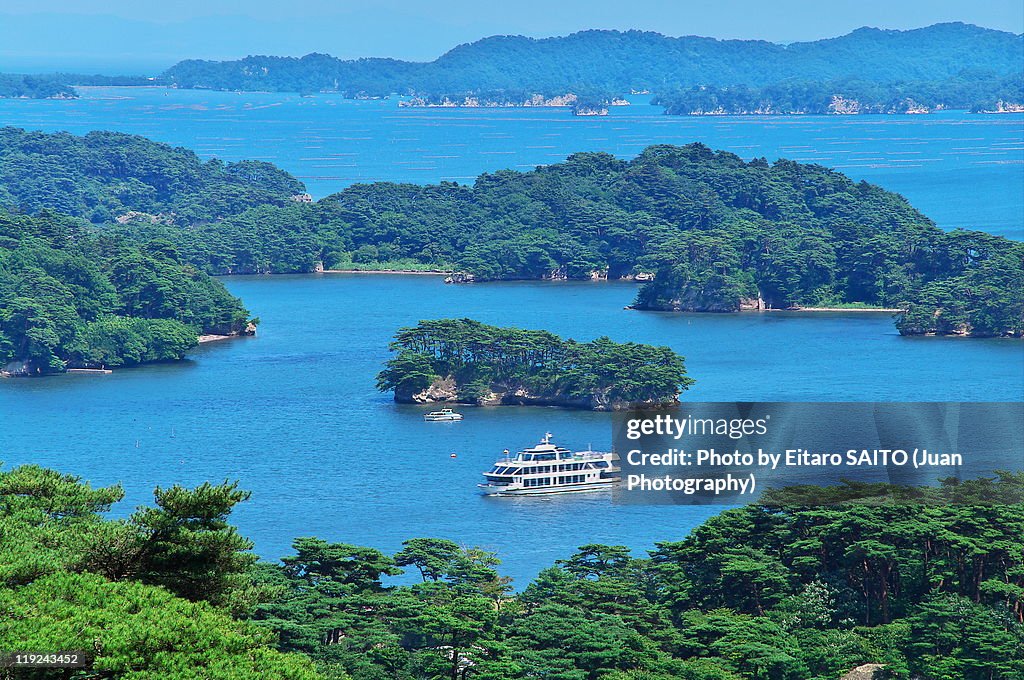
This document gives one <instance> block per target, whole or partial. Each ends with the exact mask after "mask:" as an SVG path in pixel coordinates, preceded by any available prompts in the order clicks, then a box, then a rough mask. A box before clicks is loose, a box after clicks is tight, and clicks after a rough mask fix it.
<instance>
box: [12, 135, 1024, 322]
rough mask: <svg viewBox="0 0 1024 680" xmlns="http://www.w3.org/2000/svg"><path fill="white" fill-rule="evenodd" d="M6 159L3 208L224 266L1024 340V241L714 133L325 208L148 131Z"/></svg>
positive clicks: (43, 142) (277, 181) (39, 144)
mask: <svg viewBox="0 0 1024 680" xmlns="http://www.w3.org/2000/svg"><path fill="white" fill-rule="evenodd" d="M48 149H50V150H59V151H60V153H59V154H56V155H55V154H52V153H47V152H46V150H48ZM0 161H2V162H0V208H3V207H5V208H6V209H7V210H11V211H22V212H36V211H39V210H51V211H55V212H62V213H66V214H70V215H73V216H80V217H83V218H86V219H88V220H90V221H91V222H92V223H93V224H95V225H97V226H99V225H103V231H104V233H105V234H108V235H117V236H118V237H121V238H123V239H125V240H126V241H127V242H131V243H136V244H141V245H143V246H144V245H145V244H149V243H153V242H156V243H158V244H164V245H163V246H161V248H162V247H164V246H167V247H169V248H171V249H172V250H173V252H174V254H175V257H176V258H178V259H179V260H180V262H181V263H183V264H188V265H190V266H192V267H194V268H196V269H197V270H200V271H203V272H205V273H206V274H211V275H218V274H266V273H300V272H314V271H321V270H346V269H361V270H374V269H379V270H433V271H450V272H458V274H457V275H456V276H454V277H453V279H454V280H460V281H469V280H475V281H492V280H516V279H523V280H544V279H547V280H551V279H556V280H557V279H572V280H591V279H611V280H614V279H634V280H636V281H638V282H643V284H644V285H643V286H642V287H641V288H640V290H639V292H638V294H637V297H636V300H635V301H634V304H633V307H634V308H636V309H639V310H665V311H706V312H734V311H740V310H743V309H787V308H793V307H802V308H836V307H850V306H860V307H881V308H889V309H899V310H903V312H902V313H901V314H899V315H898V318H897V327H898V328H899V330H900V332H901V333H903V334H907V335H919V334H936V335H972V336H980V337H992V336H1001V335H1009V336H1017V337H1020V336H1022V335H1024V243H1020V242H1018V241H1012V240H1009V239H1006V238H1002V237H997V236H992V235H990V234H986V233H984V232H976V231H964V230H956V231H952V232H945V231H943V230H941V229H939V228H938V227H937V226H935V224H934V223H932V221H931V220H929V219H928V218H927V217H925V216H924V215H922V214H921V213H920V212H918V211H917V210H915V209H914V208H913V207H912V206H911V205H910V204H909V203H907V201H906V199H904V198H903V197H902V196H899V195H898V194H894V193H892V192H888V191H885V190H884V189H882V188H880V187H877V186H874V185H871V184H868V183H867V182H854V181H853V180H851V179H850V178H848V177H846V176H845V175H843V174H841V173H838V172H835V171H832V170H829V169H827V168H825V167H822V166H820V165H813V164H803V163H796V162H793V161H788V160H779V161H776V162H774V163H769V162H768V161H767V160H766V159H763V158H755V159H752V160H751V161H744V160H743V159H742V158H740V157H739V156H736V155H734V154H731V153H727V152H720V151H719V152H716V151H714V150H712V149H710V148H708V147H707V146H705V145H703V144H689V145H686V146H669V145H657V146H651V147H648V148H647V149H645V150H644V151H643V152H641V153H640V154H639V155H637V156H636V157H635V158H633V159H632V160H629V161H626V160H622V159H619V158H616V157H614V156H612V155H610V154H606V153H579V154H573V155H571V156H570V157H569V158H568V159H567V160H566V161H565V162H563V163H557V164H553V165H548V166H543V167H539V168H537V169H535V170H532V171H529V172H516V171H512V170H501V171H498V172H494V173H485V174H482V175H480V177H478V178H477V180H476V181H475V182H474V184H473V185H471V186H466V185H460V184H457V183H454V182H441V183H440V184H436V185H414V184H395V183H391V182H376V183H373V184H355V185H352V186H350V187H348V188H346V189H345V190H343V191H341V192H339V193H337V194H333V195H331V196H328V197H326V198H324V199H321V200H319V201H316V202H312V201H311V200H309V197H308V195H306V194H304V193H297V192H303V191H304V187H303V185H302V183H301V182H299V181H298V180H297V179H295V178H294V177H292V176H291V175H289V174H288V173H286V172H285V171H283V170H280V169H279V168H277V167H275V166H273V165H272V164H269V163H263V162H254V161H240V162H238V163H229V164H223V163H221V162H220V161H210V162H207V163H202V162H200V161H199V159H198V157H196V156H195V154H194V153H192V152H191V151H188V150H185V149H175V148H172V147H169V146H167V145H164V144H158V143H156V142H152V141H150V140H147V139H145V138H142V137H137V136H132V135H119V134H114V133H92V134H90V135H86V136H85V137H74V136H72V135H67V134H47V133H37V132H33V133H27V132H25V131H22V130H17V129H15V128H4V129H0Z"/></svg>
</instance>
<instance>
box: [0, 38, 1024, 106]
mask: <svg viewBox="0 0 1024 680" xmlns="http://www.w3.org/2000/svg"><path fill="white" fill-rule="evenodd" d="M1022 50H1024V37H1022V36H1020V35H1015V34H1012V33H1006V32H1002V31H995V30H991V29H986V28H981V27H978V26H973V25H969V24H962V23H945V24H936V25H933V26H928V27H926V28H920V29H914V30H908V31H894V30H880V29H877V28H867V27H865V28H860V29H857V30H855V31H853V32H851V33H849V34H847V35H844V36H840V37H837V38H831V39H826V40H816V41H812V42H801V43H793V44H791V45H778V44H774V43H769V42H765V41H760V40H717V39H714V38H704V37H698V36H684V37H678V38H677V37H669V36H665V35H662V34H660V33H653V32H643V31H607V30H590V31H582V32H579V33H574V34H571V35H568V36H563V37H552V38H526V37H523V36H492V37H489V38H484V39H481V40H478V41H476V42H473V43H469V44H464V45H459V46H457V47H455V48H454V49H452V50H450V51H448V52H447V53H445V54H443V55H441V56H440V57H438V58H437V59H435V60H434V61H431V62H408V61H401V60H397V59H387V58H363V59H354V60H343V59H337V58H335V57H332V56H330V55H327V54H308V55H306V56H304V57H278V56H263V55H260V56H248V57H245V58H243V59H238V60H233V61H209V60H199V59H188V60H185V61H181V62H179V63H177V64H175V65H174V66H172V67H171V68H169V69H167V71H165V72H164V73H162V74H155V75H154V76H153V77H149V78H147V77H139V76H100V75H84V74H72V73H53V74H45V75H32V76H29V75H18V74H0V97H33V98H74V97H76V96H78V95H77V92H76V90H75V86H76V85H82V86H89V85H93V86H95V85H150V86H151V85H165V86H170V87H176V88H188V89H196V88H198V89H212V90H232V91H275V92H295V93H299V94H302V95H312V94H315V93H319V92H335V93H340V94H342V95H343V96H346V97H351V98H356V99H380V98H385V97H388V96H391V95H399V96H401V97H403V99H402V100H401V101H400V105H402V106H413V107H418V106H422V107H506V106H554V107H566V108H569V109H571V110H572V112H573V113H574V114H575V115H605V114H606V113H607V110H608V108H607V107H609V106H615V105H622V104H625V103H627V102H626V100H625V99H624V98H623V97H624V96H626V95H629V94H632V93H644V94H649V93H653V94H654V95H655V98H654V99H653V102H652V103H654V104H658V105H661V106H664V107H665V112H666V113H668V114H680V115H765V114H786V115H789V114H807V115H818V114H835V115H857V114H872V113H887V114H920V113H928V112H931V111H939V110H943V109H963V110H970V111H973V112H976V113H1004V112H1014V111H1021V110H1024V86H1022V79H1024V68H1022V63H1021V58H1020V55H1021V51H1022ZM854 74H856V78H854V77H853V75H854Z"/></svg>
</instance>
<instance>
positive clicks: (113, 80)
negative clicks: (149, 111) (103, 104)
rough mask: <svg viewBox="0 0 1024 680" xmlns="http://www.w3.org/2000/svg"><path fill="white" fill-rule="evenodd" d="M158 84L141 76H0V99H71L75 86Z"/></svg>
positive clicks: (4, 74)
mask: <svg viewBox="0 0 1024 680" xmlns="http://www.w3.org/2000/svg"><path fill="white" fill-rule="evenodd" d="M157 84H162V81H158V80H157V79H151V78H146V77H143V76H104V75H85V74H78V73H41V74H31V75H27V74H19V73H0V98H5V97H20V98H24V99H75V98H77V97H78V93H77V92H76V91H75V88H74V86H75V85H94V86H99V85H103V86H108V87H113V86H137V85H157Z"/></svg>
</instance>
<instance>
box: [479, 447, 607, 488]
mask: <svg viewBox="0 0 1024 680" xmlns="http://www.w3.org/2000/svg"><path fill="white" fill-rule="evenodd" d="M618 460H619V456H618V455H617V454H615V453H603V452H599V451H577V452H572V451H570V450H569V449H566V448H562V447H561V446H555V445H554V444H552V443H551V433H550V432H549V433H547V434H545V435H544V439H542V440H541V442H540V444H537V445H536V446H534V447H532V448H529V449H524V450H522V451H520V452H519V453H517V454H516V455H515V456H511V455H509V452H508V449H505V457H504V458H502V459H501V460H499V461H497V462H496V463H495V464H494V467H493V468H491V469H490V470H489V471H487V472H485V473H484V478H485V479H486V480H487V483H486V484H478V485H477V486H479V487H480V490H481V491H482V492H483V493H484V494H485V495H488V496H533V495H538V494H546V493H570V492H579V491H597V490H600V489H610V488H611V487H612V486H614V485H615V484H616V483H618V481H619V474H618V473H619V466H618V465H617V464H616V462H617V461H618Z"/></svg>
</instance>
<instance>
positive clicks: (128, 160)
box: [0, 127, 305, 226]
mask: <svg viewBox="0 0 1024 680" xmlns="http://www.w3.org/2000/svg"><path fill="white" fill-rule="evenodd" d="M304 191H305V187H304V186H303V184H302V182H300V181H299V180H297V179H295V178H294V177H292V176H291V175H290V174H288V173H287V172H285V171H283V170H281V169H279V168H277V167H276V166H274V165H273V164H271V163H266V162H264V161H241V162H237V163H224V162H222V161H220V160H211V161H206V162H204V161H202V160H200V159H199V157H198V156H197V155H196V154H195V153H194V152H193V151H191V150H189V149H185V148H182V147H171V146H169V145H167V144H161V143H159V142H154V141H151V140H149V139H146V138H145V137H140V136H139V135H129V134H123V133H120V132H90V133H89V134H87V135H85V136H82V137H78V136H75V135H71V134H68V133H64V132H59V133H46V132H32V131H26V130H23V129H21V128H14V127H4V128H0V208H7V209H17V210H19V211H22V212H27V213H35V212H36V211H39V210H41V209H44V208H45V209H50V210H55V211H58V212H61V213H64V214H66V215H72V216H76V217H85V218H86V219H88V220H89V221H91V222H94V223H97V224H103V223H110V222H114V221H122V222H123V221H127V220H132V219H135V220H144V221H145V220H148V221H152V222H160V223H166V224H172V225H178V226H188V225H191V224H194V223H196V222H200V221H207V220H216V219H219V218H222V217H226V216H228V215H235V214H238V213H241V212H243V211H244V210H246V209H248V208H252V207H255V206H262V205H279V206H281V205H286V204H287V203H289V202H290V199H291V197H292V196H294V195H296V194H301V193H303V192H304Z"/></svg>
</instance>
